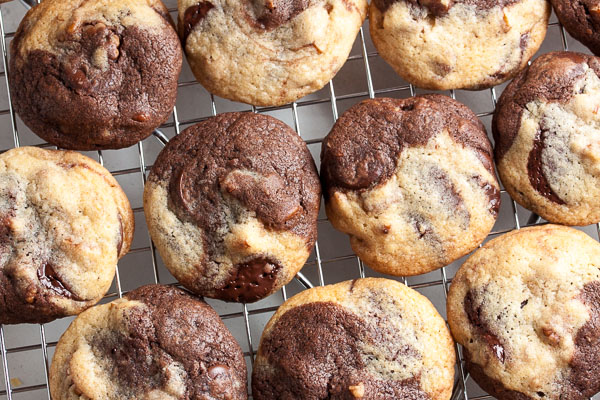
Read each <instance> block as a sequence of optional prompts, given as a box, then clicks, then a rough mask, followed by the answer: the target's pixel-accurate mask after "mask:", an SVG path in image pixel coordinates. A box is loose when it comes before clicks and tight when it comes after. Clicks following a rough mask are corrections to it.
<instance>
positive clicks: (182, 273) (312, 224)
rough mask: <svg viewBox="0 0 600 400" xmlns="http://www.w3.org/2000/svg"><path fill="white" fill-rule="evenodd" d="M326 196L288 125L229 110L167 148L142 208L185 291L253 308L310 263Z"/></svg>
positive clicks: (168, 262)
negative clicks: (256, 302)
mask: <svg viewBox="0 0 600 400" xmlns="http://www.w3.org/2000/svg"><path fill="white" fill-rule="evenodd" d="M320 195H321V191H320V184H319V178H318V175H317V172H316V168H315V165H314V162H313V160H312V157H311V155H310V153H309V151H308V149H307V148H306V145H305V143H304V142H303V141H302V139H301V138H300V137H299V136H298V135H297V134H296V133H295V132H294V131H293V130H292V129H291V128H290V127H289V126H287V125H285V124H284V123H283V122H281V121H278V120H276V119H275V118H272V117H269V116H264V115H257V114H252V113H228V114H220V115H218V116H216V117H214V118H211V119H209V120H207V121H204V122H201V123H200V124H198V125H195V126H193V127H191V128H189V129H187V130H186V131H184V132H183V133H182V134H180V135H179V136H177V137H176V138H174V139H173V140H171V141H170V142H169V143H168V144H167V146H166V147H165V149H164V150H163V151H162V152H161V153H160V155H159V157H158V159H157V161H156V163H155V164H154V167H153V169H152V173H151V174H150V176H149V178H148V183H147V185H146V188H145V192H144V210H145V214H146V220H147V222H148V228H149V230H150V233H151V235H152V238H153V240H154V241H155V243H156V245H157V247H158V249H159V251H160V254H161V256H162V257H163V259H164V260H165V263H166V265H167V267H168V268H169V270H170V271H171V272H172V273H173V275H174V276H175V277H176V278H177V279H178V280H179V281H180V282H181V283H182V284H184V285H185V286H186V287H187V288H189V289H190V290H192V291H194V292H196V293H198V294H201V295H203V296H208V297H215V298H220V299H223V300H227V301H240V302H252V301H256V300H259V299H261V298H264V297H266V296H268V295H269V294H271V293H273V292H275V291H276V290H278V289H279V288H281V287H282V286H283V285H285V284H286V283H288V282H289V281H290V280H291V279H292V278H293V277H294V276H295V274H296V273H297V272H298V271H299V270H300V269H301V268H302V266H303V265H304V262H305V261H306V259H307V258H308V255H309V253H310V251H311V249H312V246H313V245H314V243H315V240H316V235H317V226H316V224H317V214H318V212H319V204H320Z"/></svg>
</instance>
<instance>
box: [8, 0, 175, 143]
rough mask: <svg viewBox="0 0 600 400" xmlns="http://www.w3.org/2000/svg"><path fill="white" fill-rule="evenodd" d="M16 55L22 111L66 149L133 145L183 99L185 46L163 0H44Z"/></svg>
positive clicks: (15, 86) (26, 22)
mask: <svg viewBox="0 0 600 400" xmlns="http://www.w3.org/2000/svg"><path fill="white" fill-rule="evenodd" d="M10 53H11V60H10V84H11V93H12V100H13V105H14V107H15V110H16V112H17V113H19V116H20V117H21V119H22V120H23V122H25V124H27V126H29V127H30V128H31V130H32V131H33V132H35V133H36V134H37V135H38V136H40V137H41V138H42V139H44V140H47V141H48V142H50V143H52V144H54V145H56V146H59V147H63V148H67V149H74V150H97V149H118V148H122V147H127V146H130V145H132V144H135V143H137V142H138V141H140V140H142V139H144V138H146V137H148V136H149V135H150V134H151V133H152V131H153V130H154V129H155V128H156V127H157V126H159V125H160V124H161V123H162V122H164V121H165V120H166V119H167V118H168V116H169V114H170V113H171V110H172V108H173V105H174V104H175V97H176V92H177V79H178V77H179V72H180V70H181V63H182V51H181V45H180V43H179V40H178V38H177V33H176V32H175V30H174V29H173V26H172V22H171V20H170V17H169V14H168V12H167V9H166V8H165V6H164V5H163V4H162V3H161V2H160V0H106V1H105V0H44V1H43V2H42V3H41V4H40V5H38V6H36V7H34V8H33V9H31V10H30V11H29V12H28V13H27V15H26V16H25V18H23V20H22V21H21V24H20V25H19V29H18V30H17V33H16V34H15V37H14V39H13V41H12V43H11V47H10Z"/></svg>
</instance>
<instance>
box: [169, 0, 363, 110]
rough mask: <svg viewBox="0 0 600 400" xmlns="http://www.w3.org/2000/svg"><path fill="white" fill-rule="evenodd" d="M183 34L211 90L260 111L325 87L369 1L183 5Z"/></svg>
mask: <svg viewBox="0 0 600 400" xmlns="http://www.w3.org/2000/svg"><path fill="white" fill-rule="evenodd" d="M178 3H179V24H178V28H179V34H180V37H181V40H182V42H183V46H184V49H185V52H186V54H187V59H188V61H189V63H190V66H191V68H192V71H193V72H194V74H195V75H196V79H198V81H199V82H200V83H201V84H202V85H203V86H204V87H205V88H206V89H207V90H208V91H210V92H211V93H214V94H216V95H218V96H221V97H225V98H227V99H230V100H235V101H240V102H244V103H249V104H254V105H257V106H276V105H282V104H285V103H289V102H292V101H295V100H297V99H299V98H301V97H303V96H305V95H307V94H309V93H312V92H315V91H317V90H319V89H321V88H322V87H323V86H325V85H326V84H327V82H329V80H331V79H332V78H333V76H334V75H335V74H336V73H337V72H338V70H339V69H340V68H341V67H342V65H344V63H345V62H346V59H347V58H348V54H349V53H350V50H351V49H352V45H353V43H354V39H355V38H356V34H357V33H358V31H359V29H360V27H361V26H362V23H363V21H364V19H365V17H366V15H367V1H366V0H257V1H251V0H232V1H229V0H179V1H178Z"/></svg>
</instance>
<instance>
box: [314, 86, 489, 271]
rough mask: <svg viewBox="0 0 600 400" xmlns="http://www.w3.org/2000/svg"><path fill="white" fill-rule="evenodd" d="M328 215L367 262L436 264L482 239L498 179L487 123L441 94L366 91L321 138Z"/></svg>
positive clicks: (408, 267)
mask: <svg viewBox="0 0 600 400" xmlns="http://www.w3.org/2000/svg"><path fill="white" fill-rule="evenodd" d="M321 177H322V180H323V184H324V189H323V190H324V194H325V206H326V211H327V216H328V217H329V220H330V221H331V223H332V224H333V226H334V227H335V228H337V229H338V230H340V231H342V232H346V233H348V234H349V235H350V244H351V245H352V249H353V250H354V251H355V252H356V254H357V255H358V256H360V257H361V259H363V260H364V261H365V262H366V263H367V264H368V265H369V266H370V267H372V268H374V269H376V270H378V271H380V272H384V273H388V274H392V275H417V274H422V273H426V272H429V271H432V270H434V269H436V268H441V267H443V266H445V265H447V264H449V263H451V262H452V261H454V260H456V259H457V258H459V257H462V256H463V255H465V254H467V253H469V252H470V251H472V250H473V249H474V248H475V247H477V246H478V245H479V243H481V242H482V241H483V240H484V239H485V237H486V235H487V234H488V232H489V231H490V230H491V229H492V227H493V225H494V222H495V221H496V218H497V214H498V209H499V207H500V187H499V184H498V181H497V180H496V175H495V172H494V167H493V162H492V147H491V144H490V142H489V140H488V138H487V134H486V132H485V128H484V127H483V124H482V123H481V122H480V121H479V120H478V119H477V117H476V116H475V114H473V112H472V111H471V110H469V109H468V108H467V107H466V106H464V105H462V104H461V103H459V102H457V101H455V100H452V99H451V98H449V97H446V96H442V95H425V96H417V97H413V98H408V99H399V100H398V99H375V100H365V101H363V102H361V103H359V104H357V105H355V106H354V107H352V108H350V109H349V110H348V111H346V112H345V113H344V114H343V115H342V116H341V117H340V118H339V119H338V121H337V122H336V124H335V125H334V127H333V129H332V131H331V132H330V133H329V135H328V136H327V138H326V139H325V141H324V142H323V150H322V154H321Z"/></svg>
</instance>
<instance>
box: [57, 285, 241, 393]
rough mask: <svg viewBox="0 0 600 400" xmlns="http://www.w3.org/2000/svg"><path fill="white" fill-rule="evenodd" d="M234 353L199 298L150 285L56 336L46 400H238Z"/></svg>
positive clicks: (219, 323) (88, 313)
mask: <svg viewBox="0 0 600 400" xmlns="http://www.w3.org/2000/svg"><path fill="white" fill-rule="evenodd" d="M246 380H247V378H246V363H245V361H244V357H243V353H242V350H241V349H240V346H239V345H238V344H237V342H236V341H235V339H234V338H233V336H232V335H231V333H230V332H229V331H228V330H227V327H226V326H225V325H224V324H223V322H222V321H221V319H220V318H219V316H218V315H217V313H216V312H215V311H214V310H213V309H212V308H210V306H209V305H208V304H206V303H205V302H204V301H202V300H200V299H198V298H195V297H193V296H191V295H189V294H187V293H185V292H184V291H182V290H179V289H176V288H174V287H169V286H160V285H150V286H143V287H141V288H138V289H136V290H134V291H132V292H130V293H128V294H127V295H126V296H125V297H124V298H123V299H118V300H115V301H113V302H112V303H109V304H103V305H100V306H96V307H93V308H91V309H89V310H87V311H85V312H84V313H82V314H81V315H80V316H79V317H77V318H76V319H75V321H73V323H71V325H70V326H69V328H68V329H67V331H66V332H65V333H64V334H63V335H62V337H61V338H60V340H59V342H58V345H57V347H56V352H55V353H54V358H53V360H52V365H51V367H50V392H51V394H52V398H53V399H54V400H79V399H105V400H124V399H127V400H136V399H148V400H192V399H206V400H213V399H214V400H217V399H218V400H225V399H227V400H246V399H247V398H248V395H247V392H246V389H247V383H246Z"/></svg>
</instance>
